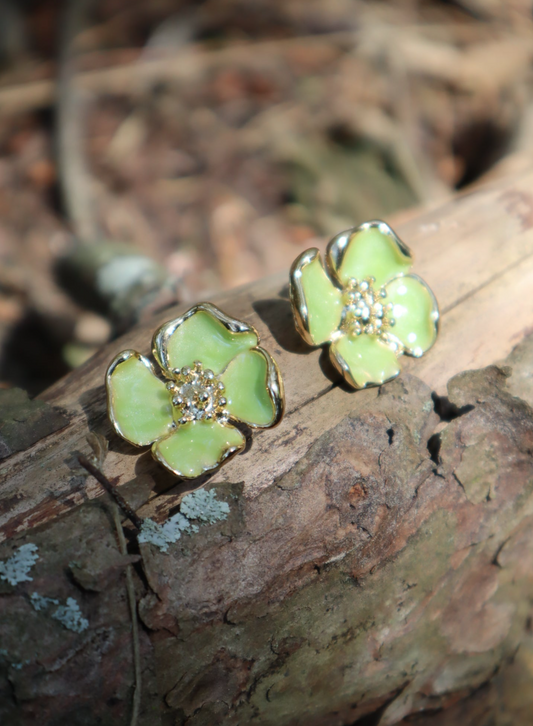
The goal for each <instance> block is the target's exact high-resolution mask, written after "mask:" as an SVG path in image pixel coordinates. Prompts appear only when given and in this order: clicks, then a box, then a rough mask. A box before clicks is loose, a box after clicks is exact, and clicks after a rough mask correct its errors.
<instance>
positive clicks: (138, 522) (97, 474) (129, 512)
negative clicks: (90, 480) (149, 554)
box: [78, 454, 143, 529]
mask: <svg viewBox="0 0 533 726" xmlns="http://www.w3.org/2000/svg"><path fill="white" fill-rule="evenodd" d="M78 461H79V462H80V465H81V466H83V468H84V469H85V470H86V471H88V472H89V474H90V475H91V476H94V478H95V479H96V481H98V482H99V483H100V484H101V485H102V486H103V487H104V489H105V490H106V492H108V494H110V495H111V496H112V497H113V499H114V500H115V502H116V503H117V504H118V506H119V507H120V508H121V509H122V511H123V512H124V514H125V515H126V517H127V518H128V519H129V520H130V522H131V523H132V524H133V525H134V527H136V528H137V529H141V527H142V523H143V520H142V519H141V517H139V516H137V514H135V512H134V511H133V509H132V508H131V507H130V505H129V504H128V502H127V501H126V500H125V499H124V497H123V496H122V494H120V493H119V491H118V489H117V487H116V486H115V485H114V484H113V482H111V481H110V480H109V479H108V478H107V477H106V476H105V475H104V474H103V473H102V472H101V471H100V469H98V467H96V466H94V464H91V462H90V461H89V459H88V458H87V457H86V456H84V455H83V454H80V455H79V456H78Z"/></svg>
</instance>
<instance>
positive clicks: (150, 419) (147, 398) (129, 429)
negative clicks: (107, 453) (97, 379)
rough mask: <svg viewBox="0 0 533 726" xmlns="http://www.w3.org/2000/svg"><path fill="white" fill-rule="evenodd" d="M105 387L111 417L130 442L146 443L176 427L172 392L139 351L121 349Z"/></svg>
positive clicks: (110, 367) (109, 370) (112, 365)
mask: <svg viewBox="0 0 533 726" xmlns="http://www.w3.org/2000/svg"><path fill="white" fill-rule="evenodd" d="M106 387H107V401H108V408H109V416H110V418H111V421H112V423H113V425H114V427H115V430H116V431H117V433H119V434H120V435H121V436H122V437H123V438H125V439H126V440H127V441H129V442H130V443H132V444H135V445H136V446H147V445H148V444H151V443H152V442H154V441H155V440H156V439H158V438H159V437H161V436H166V435H167V434H168V433H169V432H170V431H172V429H173V428H174V423H173V420H172V405H171V403H170V396H169V392H168V391H167V389H166V386H165V384H164V383H163V382H162V381H160V380H159V378H157V377H156V376H155V374H154V370H153V367H152V364H151V363H150V361H149V360H148V358H145V357H144V356H143V355H141V354H140V353H137V352H136V351H135V350H125V351H123V352H122V353H119V354H118V355H117V356H116V358H115V359H114V360H113V361H112V362H111V365H110V366H109V368H108V369H107V374H106Z"/></svg>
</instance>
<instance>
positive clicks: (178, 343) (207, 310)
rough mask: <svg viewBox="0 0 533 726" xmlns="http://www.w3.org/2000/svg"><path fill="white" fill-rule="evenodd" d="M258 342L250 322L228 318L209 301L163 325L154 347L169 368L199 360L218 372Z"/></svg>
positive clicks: (156, 356)
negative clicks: (248, 323)
mask: <svg viewBox="0 0 533 726" xmlns="http://www.w3.org/2000/svg"><path fill="white" fill-rule="evenodd" d="M258 342H259V338H258V336H257V333H256V331H255V330H254V329H253V328H252V326H251V325H247V324H246V323H242V322H240V321H239V320H234V319H233V318H230V317H228V316H227V315H226V314H225V313H223V312H222V311H221V310H219V309H218V308H217V307H215V306H214V305H211V304H210V303H202V304H201V305H195V306H194V307H192V308H191V309H190V310H188V311H187V312H186V313H185V315H183V316H182V317H181V318H177V319H176V320H171V321H170V322H169V323H165V324H164V325H162V326H161V327H160V328H159V330H157V331H156V333H155V335H154V339H153V341H152V350H153V354H154V356H155V358H156V360H157V362H158V363H159V365H160V366H161V367H162V368H163V369H164V370H166V371H171V370H172V369H173V368H183V367H184V366H191V367H192V366H193V364H194V362H195V361H197V360H198V361H201V363H202V365H203V367H204V368H209V369H211V370H212V371H213V373H215V375H218V374H219V373H221V372H222V371H223V370H224V368H225V367H226V366H227V365H228V363H229V362H230V360H232V358H234V357H235V356H236V355H238V354H239V353H241V352H242V351H244V350H249V349H250V348H253V347H254V346H256V345H257V344H258Z"/></svg>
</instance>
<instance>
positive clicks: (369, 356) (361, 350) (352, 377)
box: [329, 334, 400, 388]
mask: <svg viewBox="0 0 533 726" xmlns="http://www.w3.org/2000/svg"><path fill="white" fill-rule="evenodd" d="M329 355H330V358H331V361H332V363H333V365H334V366H335V367H336V368H337V370H338V371H339V373H341V374H342V375H343V376H344V378H345V379H346V380H347V381H348V383H349V384H350V385H351V386H354V388H365V387H367V386H380V385H381V384H382V383H385V382H386V381H390V380H391V379H392V378H395V377H396V376H397V375H398V373H399V372H400V366H399V363H398V358H397V355H396V353H395V352H394V350H393V348H392V347H391V346H389V345H387V344H386V343H383V342H382V341H381V340H380V339H379V338H378V337H377V336H375V335H365V334H363V335H360V336H358V337H352V336H348V335H343V336H341V337H340V338H338V339H337V340H336V341H335V342H334V343H332V345H331V348H330V350H329Z"/></svg>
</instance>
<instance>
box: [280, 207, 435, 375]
mask: <svg viewBox="0 0 533 726" xmlns="http://www.w3.org/2000/svg"><path fill="white" fill-rule="evenodd" d="M411 265H412V256H411V252H410V251H409V249H408V248H407V247H406V246H405V245H404V244H403V242H402V241H401V240H400V239H399V238H398V237H397V236H396V234H395V233H394V232H393V231H392V229H391V228H390V227H389V226H388V225H387V224H385V223H384V222H379V221H374V222H366V223H365V224H362V225H360V226H359V227H355V228H354V229H351V230H348V231H346V232H342V233H341V234H339V235H337V236H336V237H334V238H333V239H332V240H331V242H330V243H329V245H328V248H327V251H326V266H327V272H326V270H325V269H324V266H323V263H322V259H321V257H320V253H319V251H318V249H316V248H313V249H310V250H307V251H306V252H304V253H303V254H301V255H300V256H299V257H298V258H297V259H296V260H295V262H294V264H293V266H292V269H291V303H292V308H293V313H294V318H295V323H296V327H297V329H298V331H299V333H300V334H301V335H302V337H303V338H304V340H305V341H306V342H307V343H309V344H310V345H314V346H317V345H323V344H326V343H327V344H330V348H329V355H330V358H331V361H332V363H333V365H334V366H335V368H337V370H338V371H339V372H340V373H341V374H342V375H343V376H344V378H345V379H346V381H347V382H348V383H349V384H350V385H351V386H353V387H354V388H365V387H367V386H378V385H381V384H382V383H386V382H387V381H390V380H391V379H393V378H395V377H396V376H397V375H398V374H399V372H400V366H399V361H398V359H399V357H400V356H401V355H403V354H404V353H406V354H407V355H411V356H415V357H417V358H418V357H420V356H421V355H423V354H424V353H425V352H426V351H427V350H429V349H430V348H431V346H432V345H433V343H434V342H435V340H436V338H437V330H438V320H439V308H438V305H437V301H436V299H435V296H434V295H433V293H432V291H431V290H430V288H429V287H428V286H427V285H426V283H425V282H424V281H423V280H422V279H420V278H419V277H418V276H417V275H412V274H409V270H410V269H411Z"/></svg>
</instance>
